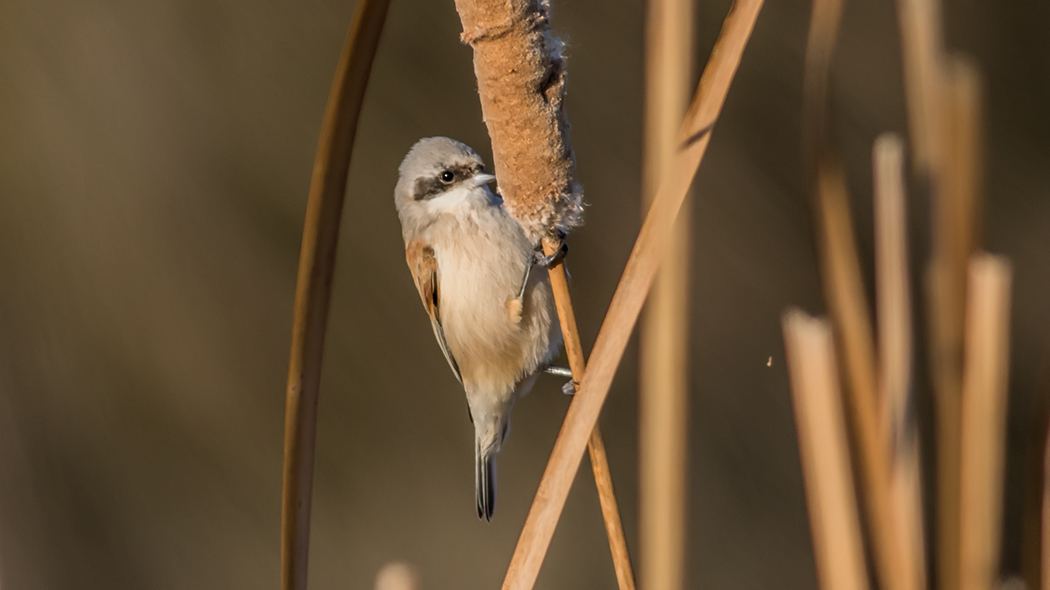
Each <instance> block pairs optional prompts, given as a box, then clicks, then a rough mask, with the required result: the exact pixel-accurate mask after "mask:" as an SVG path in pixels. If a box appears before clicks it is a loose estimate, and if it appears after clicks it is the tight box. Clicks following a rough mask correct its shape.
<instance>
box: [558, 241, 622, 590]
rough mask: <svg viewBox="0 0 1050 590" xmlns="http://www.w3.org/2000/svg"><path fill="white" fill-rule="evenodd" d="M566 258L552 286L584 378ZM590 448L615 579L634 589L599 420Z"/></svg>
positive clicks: (576, 375) (575, 373) (577, 371)
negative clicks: (566, 269)
mask: <svg viewBox="0 0 1050 590" xmlns="http://www.w3.org/2000/svg"><path fill="white" fill-rule="evenodd" d="M559 246H560V244H557V243H555V241H554V240H552V239H550V238H547V239H545V240H544V241H543V248H544V252H546V254H547V255H548V256H549V255H551V254H554V253H555V252H556V251H557V249H558V247H559ZM563 262H564V261H559V262H558V263H556V264H553V265H551V266H549V267H548V269H547V270H548V272H549V273H550V279H551V289H552V290H553V292H554V305H555V307H557V310H558V319H559V320H560V322H561V332H562V339H563V341H564V343H565V356H567V357H568V359H569V370H571V371H572V378H573V381H574V382H577V383H578V382H579V380H580V379H582V378H583V375H584V371H585V369H586V360H585V358H584V355H583V345H582V344H580V332H579V330H578V329H577V328H576V313H575V312H574V311H573V308H572V298H571V297H570V296H569V280H568V276H567V274H566V272H565V266H564V264H563ZM587 452H588V454H589V455H590V458H591V470H592V471H593V472H594V485H595V486H596V487H597V488H598V501H599V502H600V504H601V507H602V520H604V521H605V532H606V536H608V538H609V550H610V551H611V552H612V559H613V569H615V571H616V583H617V585H618V587H619V588H620V590H634V588H635V581H634V570H633V568H632V567H631V554H630V552H628V550H627V539H626V537H625V536H624V533H623V523H622V522H621V520H620V508H619V506H617V503H616V493H615V491H614V490H613V482H612V472H611V471H610V470H609V458H608V456H607V455H606V453H605V442H604V441H603V440H602V433H601V429H600V428H599V427H598V425H597V424H595V425H594V430H592V431H591V437H590V438H589V439H588V440H587Z"/></svg>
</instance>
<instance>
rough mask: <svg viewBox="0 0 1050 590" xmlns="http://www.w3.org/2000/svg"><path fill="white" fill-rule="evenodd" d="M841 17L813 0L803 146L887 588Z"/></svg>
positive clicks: (888, 520)
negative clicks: (835, 123)
mask: <svg viewBox="0 0 1050 590" xmlns="http://www.w3.org/2000/svg"><path fill="white" fill-rule="evenodd" d="M841 19H842V2H841V0H814V2H813V15H812V18H811V20H810V29H809V38H808V40H807V44H806V66H805V75H804V81H803V84H804V86H803V93H804V97H803V100H804V114H803V117H804V122H803V132H804V144H805V146H804V149H805V150H806V152H807V153H806V155H807V156H808V157H809V158H810V159H811V165H812V166H813V173H814V177H815V184H816V186H815V198H814V214H815V217H816V222H815V226H816V228H817V233H818V244H819V254H820V265H821V278H822V283H823V287H824V297H825V300H826V301H827V305H828V308H829V310H830V316H831V320H832V326H833V328H834V335H835V341H836V349H837V353H838V355H839V359H840V361H841V366H842V368H843V380H844V383H845V385H846V390H847V392H848V396H847V399H848V401H849V403H848V404H847V405H848V408H849V410H850V415H851V417H852V420H851V423H852V426H853V431H854V433H855V436H856V443H857V446H858V449H857V455H858V457H859V458H860V470H859V471H860V480H861V483H862V489H863V494H862V496H863V498H864V499H865V501H866V508H867V517H868V525H869V530H870V531H871V536H872V550H873V553H874V557H875V566H876V572H877V574H878V577H879V580H880V581H881V583H882V585H883V586H885V587H888V588H903V587H905V586H906V582H905V581H904V580H905V571H904V567H903V565H902V564H901V560H900V557H901V556H900V553H899V551H898V550H897V548H896V546H895V544H896V539H897V538H898V534H897V532H896V531H895V530H894V529H895V528H896V523H895V521H894V520H893V518H892V517H891V512H890V511H891V500H890V479H889V476H890V472H889V465H890V464H889V445H888V441H887V440H886V438H885V436H884V434H885V431H884V430H883V428H882V427H881V424H880V415H879V404H878V400H877V396H876V388H877V384H876V370H875V345H874V342H873V337H872V328H871V318H870V316H869V307H868V303H867V298H866V296H865V293H864V285H863V282H862V280H861V272H860V262H859V260H858V256H857V246H856V240H855V239H854V236H853V225H852V220H851V217H850V211H849V195H848V193H847V189H846V179H845V172H844V170H843V169H842V166H841V164H840V163H839V162H838V160H837V159H836V157H835V154H834V151H833V146H832V142H831V139H830V138H831V132H830V129H829V126H830V117H829V112H830V109H829V102H830V92H829V90H828V86H829V76H830V69H831V61H832V57H833V54H834V50H835V44H836V40H837V37H838V31H839V26H840V23H841Z"/></svg>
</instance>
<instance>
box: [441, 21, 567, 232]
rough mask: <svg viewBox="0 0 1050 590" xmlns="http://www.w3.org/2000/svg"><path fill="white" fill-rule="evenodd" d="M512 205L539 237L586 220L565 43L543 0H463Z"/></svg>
mask: <svg viewBox="0 0 1050 590" xmlns="http://www.w3.org/2000/svg"><path fill="white" fill-rule="evenodd" d="M456 11H457V12H459V18H460V21H461V22H462V24H463V34H462V35H461V39H462V40H463V42H464V43H467V44H468V45H470V46H471V47H472V48H473V49H474V73H475V75H476V76H477V79H478V95H479V97H480V98H481V112H482V115H483V116H484V118H485V125H486V126H487V128H488V132H489V137H490V138H491V139H492V157H493V162H494V164H495V168H496V176H497V177H498V178H499V190H500V194H501V195H502V196H503V198H504V203H506V206H507V209H508V210H509V211H510V212H511V213H512V214H513V215H514V217H515V218H516V219H517V220H518V221H520V222H521V224H522V226H523V227H525V231H526V233H527V234H529V235H530V237H531V238H532V240H533V241H534V242H538V241H539V240H540V238H542V237H543V236H545V235H546V234H547V233H548V232H549V231H550V230H551V229H558V230H561V231H562V232H566V231H567V230H568V229H570V228H572V227H574V226H576V225H578V224H580V223H581V222H582V216H583V205H582V201H583V195H582V194H581V192H580V189H579V186H577V184H576V178H575V174H576V164H575V160H574V156H573V151H572V143H571V142H570V141H569V120H568V118H567V116H566V115H565V109H564V107H563V104H562V99H563V98H564V97H565V82H566V76H567V70H566V68H565V58H564V57H563V56H562V54H561V48H562V44H561V42H560V41H558V40H557V39H555V38H554V37H553V36H552V35H551V33H550V5H549V4H548V3H547V2H546V1H541V0H456Z"/></svg>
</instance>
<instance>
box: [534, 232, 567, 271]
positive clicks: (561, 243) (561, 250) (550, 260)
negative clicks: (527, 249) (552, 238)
mask: <svg viewBox="0 0 1050 590" xmlns="http://www.w3.org/2000/svg"><path fill="white" fill-rule="evenodd" d="M557 239H558V248H557V249H556V250H555V251H554V252H553V253H551V254H550V255H543V254H535V255H534V256H533V264H535V265H537V266H542V267H544V268H549V267H550V266H553V265H555V264H557V263H559V262H561V260H562V259H563V258H565V256H566V255H567V254H568V253H569V243H568V242H566V241H565V236H558V237H557ZM536 251H537V252H542V251H543V242H542V241H541V242H540V243H539V244H537V245H536Z"/></svg>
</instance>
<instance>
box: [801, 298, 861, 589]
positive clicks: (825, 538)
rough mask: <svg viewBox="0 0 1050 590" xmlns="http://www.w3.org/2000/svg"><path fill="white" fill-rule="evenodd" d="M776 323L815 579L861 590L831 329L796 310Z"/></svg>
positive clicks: (858, 543)
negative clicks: (798, 455)
mask: <svg viewBox="0 0 1050 590" xmlns="http://www.w3.org/2000/svg"><path fill="white" fill-rule="evenodd" d="M781 324H782V327H783V331H784V348H785V350H786V352H787V362H788V373H789V375H790V377H791V393H792V398H793V399H794V404H793V405H794V407H795V423H796V425H797V429H798V444H799V451H800V453H801V457H802V474H803V476H804V479H805V482H806V505H807V506H808V507H809V522H810V530H811V534H812V535H813V553H814V556H815V558H816V562H817V578H818V580H819V582H820V587H821V588H822V589H823V590H867V589H868V572H867V570H866V567H865V562H864V547H863V541H862V539H861V534H860V522H859V521H858V514H857V505H856V496H855V493H854V490H853V474H852V470H851V468H850V457H849V442H848V440H847V438H846V424H845V415H844V413H843V410H842V398H841V394H840V393H839V375H838V371H837V370H836V368H835V351H834V344H833V342H832V339H831V330H830V327H829V326H828V322H827V321H826V320H822V319H818V318H813V317H810V316H808V315H806V314H805V313H803V312H801V311H799V310H798V309H789V310H788V311H787V312H785V313H784V316H783V319H782V320H781Z"/></svg>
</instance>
